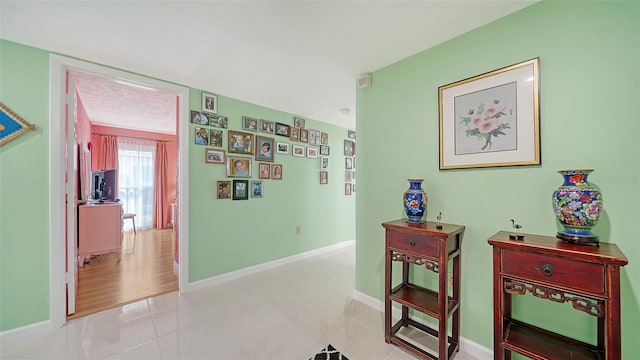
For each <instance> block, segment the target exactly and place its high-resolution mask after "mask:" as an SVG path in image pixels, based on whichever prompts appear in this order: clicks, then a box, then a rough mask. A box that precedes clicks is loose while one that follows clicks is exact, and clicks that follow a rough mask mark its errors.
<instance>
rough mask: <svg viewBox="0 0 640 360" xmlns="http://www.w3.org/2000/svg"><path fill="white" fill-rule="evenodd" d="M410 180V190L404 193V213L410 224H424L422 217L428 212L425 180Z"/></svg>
mask: <svg viewBox="0 0 640 360" xmlns="http://www.w3.org/2000/svg"><path fill="white" fill-rule="evenodd" d="M407 180H409V189H408V190H407V191H405V192H404V197H403V198H404V211H405V212H406V213H407V217H408V218H409V219H408V220H407V222H409V223H416V224H419V223H422V222H423V221H422V217H423V216H424V213H425V211H426V210H427V194H426V193H425V192H424V190H423V189H422V182H423V181H424V179H407Z"/></svg>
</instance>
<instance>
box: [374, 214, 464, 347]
mask: <svg viewBox="0 0 640 360" xmlns="http://www.w3.org/2000/svg"><path fill="white" fill-rule="evenodd" d="M441 225H442V229H437V228H436V223H434V222H425V223H422V224H409V223H407V222H406V220H395V221H390V222H385V223H383V224H382V226H383V227H384V228H385V242H386V251H385V295H384V307H385V319H384V328H385V341H386V342H387V343H392V344H395V345H397V346H401V347H404V348H405V349H407V350H408V351H409V352H411V353H412V354H414V355H416V356H418V357H420V358H422V359H438V358H440V359H451V358H452V357H453V356H454V355H455V353H457V352H458V351H459V350H460V254H461V244H462V235H463V233H464V226H461V225H451V224H441ZM392 261H401V262H402V282H401V283H400V284H399V285H397V286H395V287H393V288H392V284H391V282H392ZM449 261H452V269H453V272H452V278H453V286H452V289H451V292H452V295H451V296H448V294H447V269H448V262H449ZM410 264H415V265H417V266H424V267H425V268H426V269H428V270H431V271H433V272H435V273H437V274H438V291H433V290H430V289H427V288H425V287H422V286H419V285H416V284H413V283H411V282H410V281H409V265H410ZM392 302H397V303H399V304H401V305H402V318H401V319H400V320H399V321H398V322H397V323H396V324H395V325H393V326H392V325H391V303H392ZM409 309H414V310H417V311H419V312H421V313H423V314H426V315H429V316H431V317H433V318H435V319H437V320H438V330H434V329H432V328H430V327H428V326H425V325H424V324H422V323H420V322H417V321H415V320H413V319H411V318H410V317H409ZM449 318H451V323H452V324H451V336H447V321H448V319H449ZM409 325H410V326H412V327H414V328H416V329H419V330H421V331H424V332H425V333H427V334H430V335H432V336H435V337H436V338H438V354H439V357H435V356H433V355H431V354H430V353H428V352H427V351H425V349H422V348H420V347H418V346H416V345H414V344H412V343H410V342H408V341H406V340H405V339H403V338H401V337H399V336H397V335H396V333H397V332H398V330H400V328H401V327H402V326H409Z"/></svg>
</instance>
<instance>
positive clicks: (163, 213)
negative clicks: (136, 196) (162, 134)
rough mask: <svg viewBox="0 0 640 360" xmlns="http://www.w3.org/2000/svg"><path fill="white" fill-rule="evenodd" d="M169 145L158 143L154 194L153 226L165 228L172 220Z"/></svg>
mask: <svg viewBox="0 0 640 360" xmlns="http://www.w3.org/2000/svg"><path fill="white" fill-rule="evenodd" d="M167 167H168V160H167V146H166V144H165V143H164V142H163V141H159V142H157V143H156V164H155V181H154V196H153V210H154V211H153V227H154V228H156V229H163V228H166V227H168V225H169V222H170V221H171V219H170V217H171V214H170V211H169V201H168V199H167Z"/></svg>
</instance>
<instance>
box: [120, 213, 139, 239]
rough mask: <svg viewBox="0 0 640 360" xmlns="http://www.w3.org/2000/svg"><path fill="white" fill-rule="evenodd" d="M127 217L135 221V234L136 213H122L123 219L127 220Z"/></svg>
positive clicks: (134, 230) (134, 224) (134, 232)
mask: <svg viewBox="0 0 640 360" xmlns="http://www.w3.org/2000/svg"><path fill="white" fill-rule="evenodd" d="M127 219H131V222H132V223H133V234H134V235H135V234H136V214H134V213H124V214H123V215H122V220H127Z"/></svg>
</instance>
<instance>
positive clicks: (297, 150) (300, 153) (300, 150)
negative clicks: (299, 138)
mask: <svg viewBox="0 0 640 360" xmlns="http://www.w3.org/2000/svg"><path fill="white" fill-rule="evenodd" d="M304 153H305V151H304V146H300V145H293V147H292V155H293V156H297V157H304Z"/></svg>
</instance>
